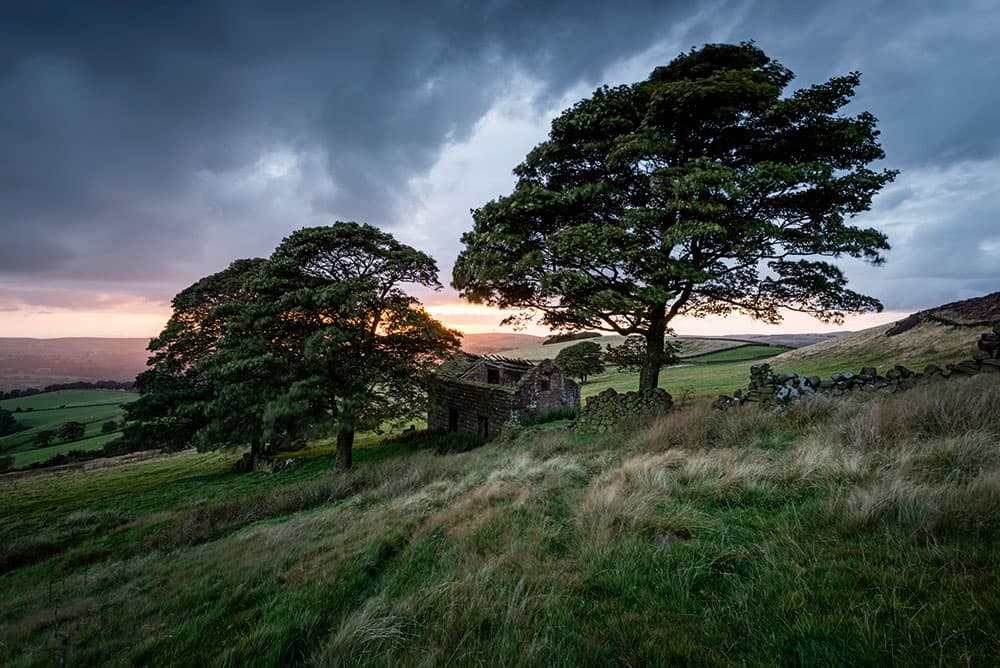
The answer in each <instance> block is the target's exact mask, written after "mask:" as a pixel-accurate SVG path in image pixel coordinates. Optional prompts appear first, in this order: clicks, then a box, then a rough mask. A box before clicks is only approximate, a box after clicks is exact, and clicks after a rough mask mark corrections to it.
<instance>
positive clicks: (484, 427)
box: [478, 415, 490, 438]
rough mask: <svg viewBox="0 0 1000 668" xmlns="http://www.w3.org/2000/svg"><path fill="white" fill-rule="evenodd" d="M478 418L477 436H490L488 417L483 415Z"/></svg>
mask: <svg viewBox="0 0 1000 668" xmlns="http://www.w3.org/2000/svg"><path fill="white" fill-rule="evenodd" d="M478 420H479V437H480V438H489V437H490V419H489V418H488V417H485V416H483V415H480V416H479V417H478Z"/></svg>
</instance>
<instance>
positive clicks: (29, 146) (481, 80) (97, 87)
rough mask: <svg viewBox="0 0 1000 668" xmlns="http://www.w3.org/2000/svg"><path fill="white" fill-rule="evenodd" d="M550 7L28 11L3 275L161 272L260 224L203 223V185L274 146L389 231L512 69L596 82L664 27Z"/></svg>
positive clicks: (4, 139)
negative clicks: (409, 191) (310, 155)
mask: <svg viewBox="0 0 1000 668" xmlns="http://www.w3.org/2000/svg"><path fill="white" fill-rule="evenodd" d="M542 4H543V5H544V7H543V8H542V9H541V10H539V9H538V8H535V7H534V5H533V3H520V4H519V3H493V4H492V5H490V4H480V3H463V2H453V3H437V6H435V7H431V6H430V5H427V4H425V3H394V5H395V6H391V7H386V6H379V5H377V4H376V3H361V4H359V5H357V6H354V5H347V4H337V3H316V4H315V5H314V6H311V7H309V6H306V5H303V4H297V5H296V6H295V8H294V9H288V8H286V7H284V6H279V4H278V3H272V4H269V5H265V4H263V3H261V4H247V3H228V4H227V3H206V2H198V3H192V4H184V3H164V4H161V5H158V6H155V7H154V6H151V5H150V4H148V3H111V2H104V3H88V6H87V7H86V8H84V6H83V3H66V4H65V5H58V4H51V3H50V4H44V5H43V4H31V3H27V4H26V6H25V8H22V9H20V10H18V12H17V13H16V15H15V16H9V17H7V18H6V19H5V20H4V21H3V24H2V27H0V44H3V46H2V47H0V97H2V99H3V100H5V101H6V103H5V104H4V105H3V106H2V107H0V128H2V130H0V133H2V134H0V154H2V156H3V157H2V162H0V203H2V209H0V216H2V225H3V226H4V228H5V230H6V231H7V232H8V233H14V234H15V235H16V236H17V238H18V243H17V244H16V245H14V244H12V245H5V246H4V247H3V248H2V249H0V270H2V272H3V273H4V274H8V275H10V274H23V273H28V274H32V273H42V272H44V273H46V274H48V275H52V274H57V275H67V276H74V277H79V278H89V277H97V276H100V277H102V278H107V277H109V273H110V274H111V275H114V276H116V277H119V278H122V279H124V280H129V279H132V278H133V277H134V274H135V271H136V270H145V271H157V272H162V273H163V274H164V275H165V276H170V275H171V274H172V272H171V266H172V265H173V264H176V262H173V261H172V260H171V258H177V257H179V256H180V257H184V256H190V255H192V254H197V249H198V248H199V247H200V245H201V244H203V243H204V242H205V241H206V234H205V226H206V225H212V224H227V223H229V224H233V225H236V226H237V227H238V226H239V225H251V224H252V223H253V221H246V220H244V221H227V220H225V219H224V217H222V219H219V218H220V217H219V216H217V215H216V216H213V215H212V212H211V211H208V212H207V214H208V215H206V212H205V211H203V210H201V208H200V206H199V202H197V201H195V196H194V193H196V192H197V191H198V190H199V182H200V181H201V180H203V179H204V178H205V177H206V174H208V175H209V176H210V175H211V174H220V173H222V174H224V173H227V172H234V171H238V170H240V169H241V168H244V167H246V166H247V165H252V164H253V163H254V162H255V161H256V160H258V159H259V158H260V156H261V155H262V154H265V153H266V152H267V151H268V150H271V149H272V148H274V147H290V148H291V149H293V150H295V149H303V150H318V151H320V152H321V153H322V155H323V158H324V165H323V167H324V168H325V169H324V170H321V171H319V172H318V173H315V174H313V175H312V178H315V179H320V180H321V179H329V180H331V181H332V183H333V188H332V190H330V191H329V192H327V193H325V194H317V195H315V196H314V201H312V202H310V204H311V205H312V208H313V209H314V210H318V211H322V212H330V213H332V214H335V215H337V216H338V217H340V218H345V219H364V220H370V221H372V222H375V223H377V224H381V225H391V224H393V223H396V222H398V221H399V209H400V205H401V199H402V198H403V197H404V196H405V194H406V193H405V184H406V181H407V180H408V179H409V178H410V177H412V176H413V175H415V174H419V173H421V172H423V171H425V170H426V169H427V168H428V167H429V166H430V165H431V164H432V163H433V161H434V160H435V157H436V156H437V154H438V152H439V150H440V148H441V146H442V144H443V143H444V142H445V141H446V140H457V139H461V138H462V137H463V136H465V135H466V134H467V133H468V131H469V129H470V128H471V127H472V125H473V123H474V122H475V120H476V119H477V118H479V117H480V116H481V115H482V114H483V113H484V112H485V111H486V110H487V109H488V107H489V106H490V104H491V101H492V100H493V99H494V98H495V97H496V96H497V94H498V91H501V90H502V88H503V86H504V85H505V84H506V83H507V82H506V77H508V76H509V75H510V73H511V72H512V71H513V70H514V69H516V68H523V69H526V70H529V71H532V72H534V73H535V74H537V75H538V76H540V77H542V78H544V79H545V80H546V81H547V82H548V83H549V84H550V85H551V87H552V89H553V90H556V91H557V90H559V89H561V88H563V87H565V86H568V85H572V84H573V83H575V82H577V81H580V80H587V79H593V78H595V77H596V75H597V74H598V73H599V72H600V69H601V67H603V65H604V64H605V63H606V62H608V60H614V59H616V58H618V57H621V56H623V55H627V54H629V53H632V52H634V51H635V50H637V49H641V48H642V47H644V46H646V45H648V44H649V43H650V42H651V41H652V40H653V39H654V38H655V37H656V36H657V34H658V32H659V26H661V25H662V24H663V23H664V22H666V21H668V20H669V16H670V11H668V9H667V8H663V9H657V8H658V7H663V5H662V3H657V2H651V3H649V7H647V8H646V9H642V8H637V11H636V12H634V13H631V12H620V11H618V10H617V9H616V8H614V7H610V6H609V7H607V8H605V9H602V10H597V11H588V12H580V11H578V8H577V7H576V6H575V4H573V3H568V2H567V3H542ZM207 196H208V197H209V198H211V197H212V193H208V194H207ZM210 208H211V207H210ZM295 226H296V222H295V221H288V222H287V227H286V228H285V230H284V231H288V230H289V229H292V228H294V227H295ZM102 236H106V237H111V238H110V239H108V241H109V242H110V247H108V248H106V249H105V251H104V252H102V251H101V249H99V248H98V249H94V248H88V247H87V246H88V245H91V244H88V242H87V239H94V238H100V237H102ZM262 250H264V251H266V249H262ZM109 260H110V261H109Z"/></svg>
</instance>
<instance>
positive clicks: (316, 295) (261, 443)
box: [126, 223, 458, 468]
mask: <svg viewBox="0 0 1000 668" xmlns="http://www.w3.org/2000/svg"><path fill="white" fill-rule="evenodd" d="M436 276H437V267H436V266H435V264H434V261H433V260H432V259H431V258H430V257H428V256H427V255H425V254H424V253H420V252H419V251H416V250H414V249H413V248H410V247H409V246H405V245H403V244H401V243H399V242H398V241H396V240H395V239H394V238H393V237H392V236H391V235H389V234H386V233H384V232H381V231H380V230H378V229H376V228H374V227H372V226H370V225H359V224H357V223H336V224H334V225H331V226H328V227H317V228H305V229H301V230H298V231H297V232H295V233H293V234H292V235H290V236H289V237H287V238H286V239H284V240H283V241H282V242H281V244H280V245H279V246H278V247H277V249H275V251H274V253H273V254H272V255H271V257H270V258H269V259H267V260H242V261H239V262H237V263H234V264H233V265H232V266H231V267H230V268H229V269H227V270H226V271H225V272H221V273H220V274H216V275H214V276H210V277H208V278H205V279H202V281H199V282H198V283H196V284H195V285H194V286H192V287H191V288H188V289H187V290H185V291H184V292H182V293H181V294H179V295H178V296H177V297H176V298H175V300H174V316H173V317H172V318H171V321H170V323H169V324H168V326H167V329H165V330H164V332H163V333H162V334H161V335H160V337H159V338H158V339H155V340H154V341H153V342H152V343H151V344H150V346H151V350H154V351H155V352H156V355H155V356H154V357H153V358H151V360H150V366H151V368H150V370H149V371H147V372H145V374H143V375H141V376H140V377H139V379H138V384H137V386H138V388H139V389H140V391H141V392H142V393H143V399H142V400H141V402H138V403H137V404H136V405H135V406H134V407H131V408H130V410H129V416H130V418H131V419H132V420H133V423H132V425H131V426H130V427H129V428H128V429H127V430H126V436H127V437H129V438H130V439H133V440H136V441H143V440H144V438H145V437H146V436H147V435H149V434H153V435H154V437H156V436H155V435H156V434H159V438H161V439H164V440H166V441H167V442H169V443H172V444H175V445H178V446H182V445H184V444H187V443H190V442H195V443H197V444H198V445H199V446H200V447H203V448H213V447H218V446H221V445H245V444H250V446H251V452H252V453H253V456H254V458H256V457H258V456H259V455H260V454H262V453H264V452H268V451H270V452H273V451H276V450H279V449H295V448H299V447H301V445H302V443H303V442H304V440H305V439H306V438H308V437H315V436H324V435H328V434H331V433H333V434H337V436H338V455H337V456H338V461H339V463H340V465H341V467H342V468H349V467H350V465H351V446H352V443H353V440H354V434H355V432H358V431H365V430H372V429H377V428H379V427H380V426H381V425H382V424H383V423H386V422H392V421H398V420H404V419H406V418H411V417H414V416H417V415H418V414H420V413H421V412H422V409H423V401H422V400H423V392H424V386H425V381H426V378H427V376H428V374H429V373H430V371H431V369H432V368H433V367H434V365H435V364H436V363H438V362H440V361H441V360H442V359H443V358H444V357H445V356H446V355H447V354H449V353H450V352H451V351H453V350H455V349H457V347H458V339H457V337H456V335H455V333H454V332H452V331H451V330H448V329H446V328H444V327H443V326H442V325H441V324H440V323H439V322H438V321H436V320H434V319H433V318H431V317H430V316H429V315H428V313H427V312H426V311H425V310H423V309H422V308H421V307H420V303H419V302H418V301H417V300H416V299H414V298H413V297H411V296H409V295H408V294H407V293H406V292H404V291H403V289H402V286H403V285H405V284H415V285H420V286H424V287H431V288H437V287H440V286H439V284H438V283H437V278H436Z"/></svg>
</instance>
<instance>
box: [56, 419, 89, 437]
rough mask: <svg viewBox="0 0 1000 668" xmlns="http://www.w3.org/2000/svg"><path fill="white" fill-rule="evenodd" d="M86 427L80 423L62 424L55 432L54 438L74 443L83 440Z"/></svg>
mask: <svg viewBox="0 0 1000 668" xmlns="http://www.w3.org/2000/svg"><path fill="white" fill-rule="evenodd" d="M86 430H87V425H85V424H83V423H82V422H76V421H75V420H74V421H71V422H67V423H65V424H63V425H62V426H60V427H59V429H58V430H56V437H57V438H59V439H60V440H62V441H76V440H79V439H81V438H83V434H84V432H85V431H86Z"/></svg>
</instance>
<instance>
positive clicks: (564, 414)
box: [521, 406, 580, 427]
mask: <svg viewBox="0 0 1000 668" xmlns="http://www.w3.org/2000/svg"><path fill="white" fill-rule="evenodd" d="M579 414H580V409H579V408H577V407H576V406H557V407H555V408H550V409H549V410H547V411H543V412H541V413H539V414H538V415H536V416H535V417H533V418H528V419H527V420H521V426H523V427H532V426H534V425H537V424H545V423H547V422H555V421H556V420H575V419H576V416H577V415H579Z"/></svg>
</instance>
